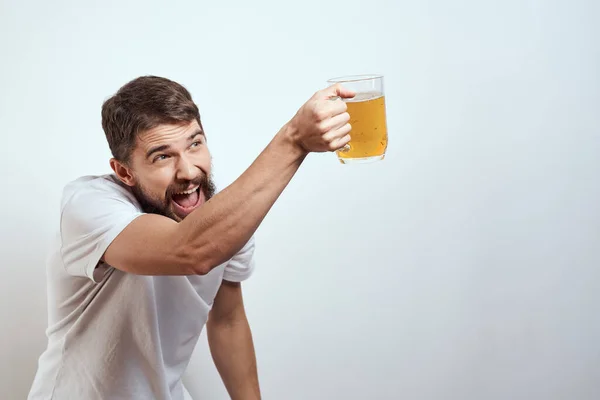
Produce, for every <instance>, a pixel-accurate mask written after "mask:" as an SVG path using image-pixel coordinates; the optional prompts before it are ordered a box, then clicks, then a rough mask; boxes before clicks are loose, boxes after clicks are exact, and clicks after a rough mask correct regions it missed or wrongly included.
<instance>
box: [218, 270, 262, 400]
mask: <svg viewBox="0 0 600 400" xmlns="http://www.w3.org/2000/svg"><path fill="white" fill-rule="evenodd" d="M206 327H207V336H208V344H209V347H210V352H211V354H212V358H213V360H214V362H215V366H216V367H217V370H218V371H219V374H220V375H221V379H223V383H224V384H225V387H226V389H227V392H228V393H229V396H230V397H231V398H232V400H238V399H240V400H258V399H260V389H259V384H258V374H257V369H256V356H255V353H254V344H253V342H252V333H251V331H250V326H249V324H248V320H247V318H246V313H245V311H244V304H243V300H242V289H241V284H240V283H234V282H228V281H225V280H224V281H223V284H222V285H221V288H220V289H219V292H218V293H217V296H216V298H215V302H214V305H213V308H212V310H211V312H210V315H209V319H208V322H207V324H206Z"/></svg>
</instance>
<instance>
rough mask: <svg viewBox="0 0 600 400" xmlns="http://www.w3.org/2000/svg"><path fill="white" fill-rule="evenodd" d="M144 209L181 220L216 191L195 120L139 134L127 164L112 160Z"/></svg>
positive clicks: (207, 152) (198, 126)
mask: <svg viewBox="0 0 600 400" xmlns="http://www.w3.org/2000/svg"><path fill="white" fill-rule="evenodd" d="M111 165H112V166H113V169H114V170H115V173H116V174H117V175H118V176H119V177H120V179H121V180H122V181H123V182H124V183H125V184H127V185H129V186H130V187H131V188H132V190H133V192H134V194H135V195H136V197H137V199H138V201H139V202H140V204H141V205H142V207H143V208H144V211H145V212H149V213H155V214H162V215H164V216H167V217H169V218H172V219H174V220H175V221H178V222H179V221H182V220H183V219H184V218H185V217H186V216H188V215H189V214H190V213H191V212H192V211H194V210H195V209H197V208H198V207H200V206H202V204H204V203H205V202H206V201H207V200H209V199H210V198H211V197H212V196H213V195H214V193H215V190H216V188H215V185H214V183H213V181H212V175H211V156H210V153H209V151H208V148H207V146H206V138H205V136H204V132H203V130H202V128H201V126H200V125H199V124H198V122H197V121H195V120H194V121H193V122H191V123H185V124H182V125H160V126H157V127H156V128H154V129H151V130H149V131H147V132H144V133H143V134H141V135H140V136H139V137H138V140H137V143H136V146H135V149H134V150H133V153H132V155H131V159H130V163H129V166H124V165H122V164H120V163H118V162H117V161H115V160H111Z"/></svg>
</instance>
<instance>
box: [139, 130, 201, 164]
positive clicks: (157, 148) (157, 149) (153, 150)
mask: <svg viewBox="0 0 600 400" xmlns="http://www.w3.org/2000/svg"><path fill="white" fill-rule="evenodd" d="M199 135H202V136H204V131H202V129H199V130H197V131H195V132H194V133H192V134H191V135H190V136H189V137H188V142H191V141H192V140H194V139H195V138H196V136H199ZM170 148H171V146H169V145H168V144H163V145H160V146H155V147H152V148H150V150H148V151H147V152H146V158H150V156H151V155H152V154H154V153H159V152H161V151H166V150H168V149H170Z"/></svg>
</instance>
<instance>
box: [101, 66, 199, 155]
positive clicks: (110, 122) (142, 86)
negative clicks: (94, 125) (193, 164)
mask: <svg viewBox="0 0 600 400" xmlns="http://www.w3.org/2000/svg"><path fill="white" fill-rule="evenodd" d="M194 119H195V120H196V121H198V124H199V125H200V127H202V124H201V123H200V113H199V111H198V107H197V106H196V104H195V103H194V101H193V100H192V96H191V95H190V93H189V92H188V90H187V89H186V88H184V87H183V86H182V85H180V84H179V83H177V82H173V81H171V80H169V79H166V78H161V77H157V76H142V77H139V78H136V79H134V80H132V81H130V82H128V83H127V84H125V85H124V86H123V87H121V88H120V89H119V91H118V92H117V93H116V94H115V95H114V96H112V97H111V98H109V99H108V100H106V101H105V102H104V104H102V128H103V129H104V133H105V135H106V140H107V141H108V146H109V147H110V151H111V152H112V155H113V157H114V158H116V159H117V160H119V161H121V162H125V163H127V162H129V157H130V156H131V153H132V151H133V148H134V147H135V143H136V138H137V136H138V134H140V133H142V132H145V131H147V130H149V129H152V128H154V127H156V126H158V125H161V124H176V123H184V122H192V121H193V120H194Z"/></svg>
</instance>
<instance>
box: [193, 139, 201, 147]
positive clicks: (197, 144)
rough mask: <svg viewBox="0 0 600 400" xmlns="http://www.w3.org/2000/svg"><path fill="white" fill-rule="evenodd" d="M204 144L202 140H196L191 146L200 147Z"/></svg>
mask: <svg viewBox="0 0 600 400" xmlns="http://www.w3.org/2000/svg"><path fill="white" fill-rule="evenodd" d="M200 145H202V141H201V140H196V141H195V142H194V143H192V144H191V147H198V146H200Z"/></svg>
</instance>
